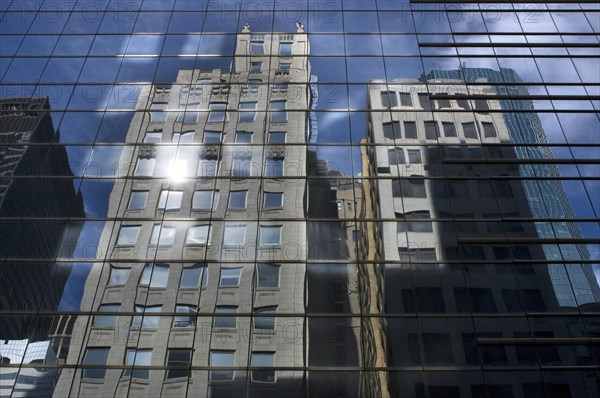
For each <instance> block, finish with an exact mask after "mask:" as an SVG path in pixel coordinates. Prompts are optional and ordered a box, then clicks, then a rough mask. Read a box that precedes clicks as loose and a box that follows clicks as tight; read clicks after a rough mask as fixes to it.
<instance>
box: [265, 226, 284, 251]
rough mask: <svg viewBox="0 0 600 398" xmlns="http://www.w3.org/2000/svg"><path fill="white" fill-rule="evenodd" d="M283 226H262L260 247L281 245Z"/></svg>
mask: <svg viewBox="0 0 600 398" xmlns="http://www.w3.org/2000/svg"><path fill="white" fill-rule="evenodd" d="M281 228H282V227H281V225H261V226H260V245H261V246H277V245H279V244H281Z"/></svg>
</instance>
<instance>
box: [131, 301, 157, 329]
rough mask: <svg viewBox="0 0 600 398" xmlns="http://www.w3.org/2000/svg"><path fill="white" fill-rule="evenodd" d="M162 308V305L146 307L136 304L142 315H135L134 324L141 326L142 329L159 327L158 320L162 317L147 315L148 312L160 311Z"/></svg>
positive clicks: (136, 309)
mask: <svg viewBox="0 0 600 398" xmlns="http://www.w3.org/2000/svg"><path fill="white" fill-rule="evenodd" d="M161 310H162V306H161V305H155V306H149V307H145V306H143V305H136V306H135V312H138V313H141V314H142V315H136V316H134V317H133V322H132V325H133V326H137V327H141V328H142V329H156V328H158V320H159V319H160V317H159V316H157V315H146V314H147V313H155V312H160V311H161Z"/></svg>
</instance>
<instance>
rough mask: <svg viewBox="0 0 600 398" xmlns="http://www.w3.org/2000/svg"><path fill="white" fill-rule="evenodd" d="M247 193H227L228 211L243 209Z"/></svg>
mask: <svg viewBox="0 0 600 398" xmlns="http://www.w3.org/2000/svg"><path fill="white" fill-rule="evenodd" d="M247 194H248V191H231V192H230V193H229V205H228V208H229V209H245V208H246V196H247Z"/></svg>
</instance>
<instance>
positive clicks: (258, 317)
mask: <svg viewBox="0 0 600 398" xmlns="http://www.w3.org/2000/svg"><path fill="white" fill-rule="evenodd" d="M276 312H277V306H276V305H274V306H271V307H261V308H255V309H254V328H255V329H259V330H275V313H276Z"/></svg>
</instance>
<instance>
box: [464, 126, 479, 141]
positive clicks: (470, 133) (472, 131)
mask: <svg viewBox="0 0 600 398" xmlns="http://www.w3.org/2000/svg"><path fill="white" fill-rule="evenodd" d="M462 128H463V132H464V133H465V138H475V139H476V138H477V130H476V128H475V123H473V122H467V123H463V124H462Z"/></svg>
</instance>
